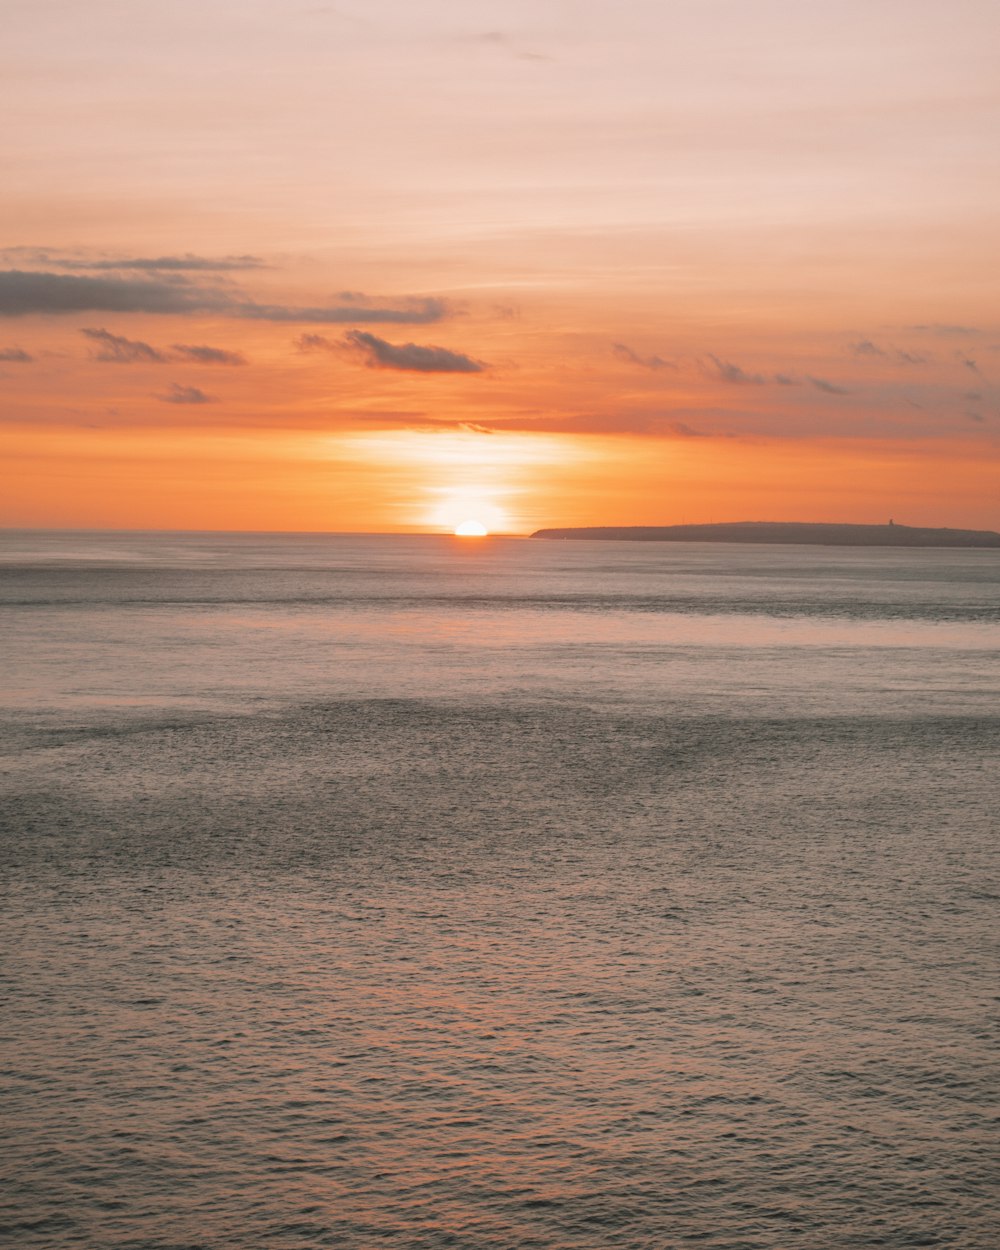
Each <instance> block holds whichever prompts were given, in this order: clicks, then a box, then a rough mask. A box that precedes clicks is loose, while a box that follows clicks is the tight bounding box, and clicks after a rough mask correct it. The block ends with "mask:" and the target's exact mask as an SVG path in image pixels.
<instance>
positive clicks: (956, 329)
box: [906, 321, 979, 337]
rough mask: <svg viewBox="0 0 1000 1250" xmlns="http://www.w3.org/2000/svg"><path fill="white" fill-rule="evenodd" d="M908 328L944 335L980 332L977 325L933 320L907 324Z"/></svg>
mask: <svg viewBox="0 0 1000 1250" xmlns="http://www.w3.org/2000/svg"><path fill="white" fill-rule="evenodd" d="M906 329H907V330H918V331H920V332H921V333H922V334H940V335H942V336H944V337H950V336H951V335H956V334H958V335H962V334H978V333H979V330H978V329H977V328H976V327H975V326H960V325H949V324H948V323H947V322H944V323H942V322H940V321H931V322H925V323H924V324H923V325H916V326H907V327H906Z"/></svg>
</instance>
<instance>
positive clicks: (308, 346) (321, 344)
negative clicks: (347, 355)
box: [295, 334, 342, 352]
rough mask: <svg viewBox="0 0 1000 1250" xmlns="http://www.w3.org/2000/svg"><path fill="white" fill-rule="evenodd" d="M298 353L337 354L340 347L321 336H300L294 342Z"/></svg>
mask: <svg viewBox="0 0 1000 1250" xmlns="http://www.w3.org/2000/svg"><path fill="white" fill-rule="evenodd" d="M295 346H296V347H297V348H298V350H299V351H300V352H337V351H340V346H338V344H336V343H334V342H333V341H332V340H331V339H328V338H325V337H324V336H323V335H322V334H300V335H299V337H298V338H297V339H296V340H295ZM341 346H342V345H341Z"/></svg>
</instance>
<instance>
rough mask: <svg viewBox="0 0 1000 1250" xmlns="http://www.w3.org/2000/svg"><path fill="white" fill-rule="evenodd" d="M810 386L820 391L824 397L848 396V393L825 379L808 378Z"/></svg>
mask: <svg viewBox="0 0 1000 1250" xmlns="http://www.w3.org/2000/svg"><path fill="white" fill-rule="evenodd" d="M807 381H808V382H809V384H810V386H814V387H815V388H816V390H818V391H822V392H823V394H824V395H849V394H850V391H848V390H846V389H845V388H844V387H843V386H836V385H835V384H834V383H833V382H828V381H827V380H826V378H808V379H807Z"/></svg>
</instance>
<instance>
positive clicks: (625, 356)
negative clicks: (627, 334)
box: [611, 343, 677, 371]
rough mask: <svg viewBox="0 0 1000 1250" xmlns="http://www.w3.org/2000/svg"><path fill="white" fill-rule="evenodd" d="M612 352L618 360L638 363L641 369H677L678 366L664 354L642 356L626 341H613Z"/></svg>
mask: <svg viewBox="0 0 1000 1250" xmlns="http://www.w3.org/2000/svg"><path fill="white" fill-rule="evenodd" d="M611 353H612V355H613V356H615V357H616V358H617V359H618V360H624V361H625V362H626V363H628V364H630V365H638V366H639V367H640V368H641V369H652V370H654V371H656V370H658V369H676V368H677V366H676V365H675V364H674V362H673V361H672V360H664V359H663V357H662V356H640V355H639V354H638V352H634V351H633V350H632V348H631V347H628V346H627V345H626V344H625V343H612V345H611Z"/></svg>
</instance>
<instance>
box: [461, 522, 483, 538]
mask: <svg viewBox="0 0 1000 1250" xmlns="http://www.w3.org/2000/svg"><path fill="white" fill-rule="evenodd" d="M488 533H489V530H488V529H487V528H486V526H485V525H484V524H483V523H482V521H462V522H461V523H460V524H458V525H456V526H455V534H456V536H457V537H458V538H485V537H486V535H487V534H488Z"/></svg>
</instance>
